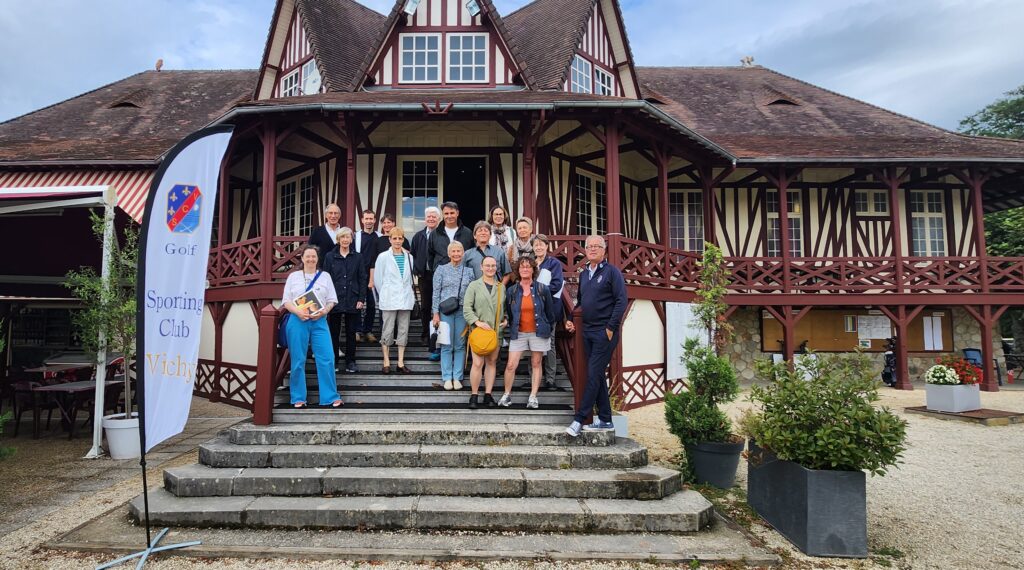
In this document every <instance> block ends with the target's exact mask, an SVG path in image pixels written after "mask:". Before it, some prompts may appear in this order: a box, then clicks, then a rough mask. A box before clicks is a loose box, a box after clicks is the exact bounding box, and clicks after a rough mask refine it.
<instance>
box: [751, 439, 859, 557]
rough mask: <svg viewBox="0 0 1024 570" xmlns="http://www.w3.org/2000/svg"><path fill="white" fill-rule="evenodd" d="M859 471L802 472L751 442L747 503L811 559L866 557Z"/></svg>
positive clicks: (805, 470) (797, 467)
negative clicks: (815, 557)
mask: <svg viewBox="0 0 1024 570" xmlns="http://www.w3.org/2000/svg"><path fill="white" fill-rule="evenodd" d="M864 485H865V482H864V472H863V471H828V470H813V469H806V468H804V467H802V466H800V465H797V464H796V463H793V462H791V461H781V460H779V459H777V458H776V457H775V456H774V455H772V454H770V453H767V452H764V450H762V449H760V448H759V447H757V446H756V445H755V444H754V443H753V442H751V452H750V460H749V463H748V471H747V501H748V502H749V503H750V506H751V507H752V508H753V509H754V510H755V511H756V512H757V514H758V515H760V516H761V518H763V519H764V520H765V521H767V522H768V524H770V525H772V526H773V527H774V528H775V530H777V531H779V532H780V533H782V535H783V536H785V537H786V538H787V539H788V540H789V541H790V542H792V543H793V544H795V545H796V546H797V548H799V549H800V550H802V551H803V552H804V553H806V554H809V555H811V556H833V557H842V558H865V557H867V555H868V526H867V497H866V494H865V487H864Z"/></svg>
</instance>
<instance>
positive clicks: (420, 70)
mask: <svg viewBox="0 0 1024 570" xmlns="http://www.w3.org/2000/svg"><path fill="white" fill-rule="evenodd" d="M399 38H400V43H401V51H402V57H401V69H400V73H401V78H402V83H440V82H441V35H440V34H400V35H399Z"/></svg>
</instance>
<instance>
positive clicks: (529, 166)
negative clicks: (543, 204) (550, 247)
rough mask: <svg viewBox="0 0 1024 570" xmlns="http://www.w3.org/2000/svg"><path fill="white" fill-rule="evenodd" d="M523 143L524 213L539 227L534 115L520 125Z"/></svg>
mask: <svg viewBox="0 0 1024 570" xmlns="http://www.w3.org/2000/svg"><path fill="white" fill-rule="evenodd" d="M519 132H521V133H523V135H522V145H523V215H524V216H526V217H527V218H530V219H531V220H533V222H534V228H536V227H537V184H536V172H535V170H534V166H535V164H534V163H535V159H536V155H537V142H536V141H535V140H534V136H533V117H530V116H527V117H526V118H525V119H523V122H522V124H521V125H520V126H519Z"/></svg>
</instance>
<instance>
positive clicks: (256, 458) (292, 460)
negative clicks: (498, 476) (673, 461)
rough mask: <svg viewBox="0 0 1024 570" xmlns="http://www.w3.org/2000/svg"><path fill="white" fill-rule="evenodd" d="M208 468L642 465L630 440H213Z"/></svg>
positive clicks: (642, 454) (202, 452) (203, 455)
mask: <svg viewBox="0 0 1024 570" xmlns="http://www.w3.org/2000/svg"><path fill="white" fill-rule="evenodd" d="M199 463H201V464H203V465H207V466H209V467H473V468H476V467H520V468H531V469H628V468H633V467H643V466H645V465H647V449H646V448H644V447H643V446H641V445H639V444H637V443H636V442H635V441H633V440H630V439H620V440H617V441H616V443H615V444H614V445H609V446H603V447H585V446H555V445H548V446H539V445H505V446H498V445H421V444H414V445H408V444H407V445H386V446H381V445H333V444H322V445H237V444H233V443H231V442H230V441H229V440H228V438H227V437H219V438H217V439H215V440H213V441H209V442H207V443H204V444H202V445H200V446H199Z"/></svg>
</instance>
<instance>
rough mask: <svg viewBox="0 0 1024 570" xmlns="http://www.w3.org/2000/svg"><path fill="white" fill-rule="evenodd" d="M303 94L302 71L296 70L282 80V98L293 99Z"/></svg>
mask: <svg viewBox="0 0 1024 570" xmlns="http://www.w3.org/2000/svg"><path fill="white" fill-rule="evenodd" d="M301 94H302V77H301V70H299V69H296V70H295V71H292V72H291V73H289V74H288V75H285V76H284V78H283V79H281V96H282V97H292V96H294V95H301Z"/></svg>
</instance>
